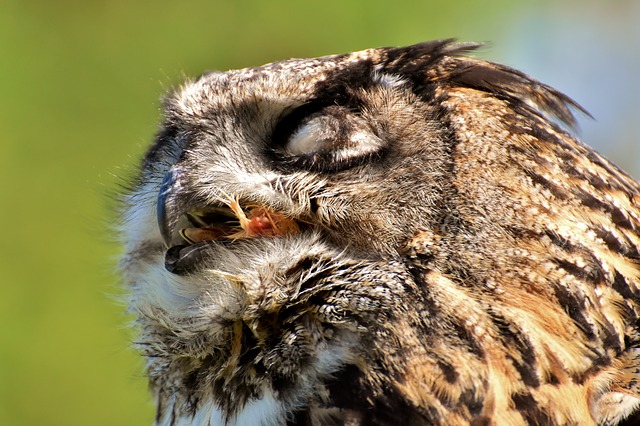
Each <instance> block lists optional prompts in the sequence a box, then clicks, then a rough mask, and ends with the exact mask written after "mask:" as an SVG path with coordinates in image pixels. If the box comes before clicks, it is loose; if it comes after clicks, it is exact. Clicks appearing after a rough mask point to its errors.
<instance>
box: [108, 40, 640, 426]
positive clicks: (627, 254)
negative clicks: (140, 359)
mask: <svg viewBox="0 0 640 426" xmlns="http://www.w3.org/2000/svg"><path fill="white" fill-rule="evenodd" d="M477 46H478V45H476V44H468V43H467V44H460V43H452V42H451V41H436V42H429V43H423V44H419V45H414V46H409V47H403V48H382V49H370V50H365V51H361V52H356V53H351V54H345V55H336V56H328V57H324V58H318V59H292V60H286V61H281V62H276V63H272V64H268V65H265V66H262V67H257V68H247V69H242V70H235V71H228V72H224V73H220V72H211V73H207V74H204V75H202V76H201V77H199V78H197V79H195V80H193V81H190V82H187V83H185V84H184V85H183V86H182V87H181V88H179V89H177V90H175V91H174V92H173V93H170V94H169V95H168V96H167V97H166V99H165V102H164V121H163V123H162V127H161V130H160V131H159V132H158V135H157V137H156V139H155V142H154V143H153V144H152V146H151V147H150V149H149V150H148V152H147V153H146V155H145V157H144V160H143V162H142V166H141V170H140V173H139V174H138V177H137V178H136V180H135V182H134V183H133V185H132V189H131V190H130V191H129V192H128V193H127V194H126V195H125V205H126V208H125V212H124V216H123V217H124V219H123V223H124V226H123V229H122V235H123V241H124V244H125V254H124V255H123V257H122V260H121V270H122V275H123V277H124V280H125V282H126V283H127V285H128V286H129V288H130V293H131V297H130V308H131V310H132V312H133V313H134V314H135V315H136V316H137V325H138V329H139V333H140V336H139V339H138V343H137V346H138V348H139V349H140V350H141V351H142V353H143V354H144V356H145V357H146V360H147V372H148V375H149V379H150V383H151V388H152V390H153V392H154V395H155V397H156V399H157V419H156V420H157V423H158V424H166V425H173V424H202V425H205V424H206V425H208V424H237V425H244V424H264V425H276V424H284V423H286V422H290V423H294V424H307V423H311V424H331V423H335V424H352V425H357V424H392V423H393V424H395V423H396V422H397V421H398V419H404V420H405V421H406V422H408V423H409V424H428V423H442V424H465V423H470V422H471V421H485V422H492V421H494V422H495V421H498V420H502V421H505V422H507V423H509V424H526V423H527V422H541V423H544V422H545V421H547V423H550V424H568V423H572V422H575V423H580V424H582V423H581V422H583V421H584V422H587V423H584V424H589V423H588V422H591V423H593V422H594V421H598V422H602V421H603V420H602V419H604V420H605V423H606V421H610V420H611V419H613V420H611V421H612V422H613V421H617V420H616V419H622V418H624V417H625V416H626V415H628V414H629V413H631V412H632V411H633V410H634V409H635V407H637V406H638V405H639V404H640V399H638V398H637V397H636V396H635V395H632V394H631V393H630V392H627V393H624V392H618V391H616V389H618V388H616V386H617V385H616V383H618V382H619V381H620V380H618V379H617V376H616V374H615V372H616V371H619V369H620V368H622V367H620V366H621V365H625V366H626V365H627V364H625V363H626V362H628V363H631V364H633V362H634V361H629V360H635V357H636V352H635V349H634V348H635V346H634V345H635V343H634V342H635V341H636V340H635V339H637V332H636V329H635V328H634V327H635V326H634V325H633V324H635V320H636V318H637V310H638V307H637V294H638V293H637V289H638V287H637V286H638V284H639V283H638V276H639V274H638V269H637V263H635V262H636V261H635V259H637V255H638V251H637V247H638V243H639V241H640V239H639V237H638V235H637V233H636V229H637V226H638V217H639V216H640V215H639V213H638V207H637V196H638V195H637V194H638V185H637V184H636V183H635V182H633V180H631V179H630V178H629V177H627V176H626V175H625V174H624V173H622V172H620V171H619V170H618V169H616V168H615V167H614V166H612V165H610V164H609V163H608V162H607V161H606V160H604V159H603V158H601V157H600V156H598V155H597V154H596V153H595V152H593V151H591V150H590V149H588V148H586V147H585V146H583V145H581V144H580V143H578V142H577V141H576V140H574V139H573V138H572V136H570V135H569V134H568V133H567V132H566V131H565V130H564V129H563V128H562V127H561V126H560V125H559V124H558V123H562V122H563V123H565V124H568V125H571V124H573V116H572V114H571V111H570V108H571V107H574V108H578V109H579V106H578V105H577V104H576V103H575V102H573V101H572V100H571V99H569V98H568V97H566V96H564V95H563V94H561V93H559V92H557V91H555V90H554V89H552V88H550V87H548V86H546V85H544V84H541V83H539V82H537V81H535V80H533V79H531V78H529V77H528V76H526V75H525V74H523V73H521V72H518V71H515V70H513V69H511V68H508V67H505V66H501V65H497V64H493V63H488V62H484V61H480V60H477V59H472V58H469V57H467V56H465V54H467V53H468V52H469V51H471V50H473V49H475V48H476V47H477ZM612 253H613V254H612ZM633 365H635V364H633ZM636 371H637V370H636ZM634 374H635V373H634ZM634 377H635V376H634ZM616 380H618V381H616ZM621 380H622V379H621ZM614 391H615V392H614ZM630 395H631V396H630ZM560 396H564V399H563V398H559V397H560ZM616 398H618V399H616ZM567 401H570V402H567ZM612 406H614V407H619V406H623V407H625V408H624V409H623V410H621V411H620V413H622V414H618V411H615V413H616V415H617V416H618V417H615V416H614V415H612V414H611V407H612ZM505 424H506V423H505ZM607 424H613V423H607Z"/></svg>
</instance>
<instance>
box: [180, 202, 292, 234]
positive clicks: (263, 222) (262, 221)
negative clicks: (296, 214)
mask: <svg viewBox="0 0 640 426" xmlns="http://www.w3.org/2000/svg"><path fill="white" fill-rule="evenodd" d="M229 208H230V209H231V210H232V211H233V213H234V214H235V215H236V217H237V218H238V221H239V225H240V226H239V227H238V226H235V227H231V226H228V225H226V224H220V225H216V224H211V225H205V226H203V227H201V228H185V229H182V230H181V231H180V235H181V236H182V238H184V239H185V240H186V241H187V242H189V243H191V244H195V243H199V242H201V241H211V240H221V239H233V240H238V239H245V238H255V237H282V236H285V235H292V234H296V233H298V232H300V227H299V225H298V223H297V222H296V221H295V220H293V219H291V218H290V217H287V216H285V215H283V214H282V213H278V212H275V211H273V210H270V209H267V208H266V207H260V206H258V207H252V208H250V209H248V212H249V215H248V217H247V215H245V213H244V211H243V210H242V208H241V207H240V205H239V204H238V202H237V201H231V202H230V203H229Z"/></svg>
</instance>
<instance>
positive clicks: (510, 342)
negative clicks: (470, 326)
mask: <svg viewBox="0 0 640 426" xmlns="http://www.w3.org/2000/svg"><path fill="white" fill-rule="evenodd" d="M489 314H490V316H491V319H492V321H493V323H494V324H495V325H496V326H497V328H498V329H499V330H500V337H501V339H502V340H503V341H504V343H505V346H506V347H509V348H511V349H515V350H516V351H517V352H518V353H519V354H520V358H521V360H517V359H516V358H515V357H513V356H510V355H508V356H507V357H508V359H509V360H510V361H511V363H512V364H513V366H514V367H515V368H516V370H518V373H520V378H521V379H522V381H523V382H524V384H526V385H527V386H530V387H534V388H537V387H538V386H540V378H539V377H538V374H537V372H536V368H537V365H538V359H537V356H536V351H535V349H534V348H533V346H531V342H530V341H529V338H528V336H527V335H526V334H524V333H522V331H521V330H519V329H517V330H514V329H513V325H511V324H510V323H509V322H508V321H507V320H506V319H505V318H504V317H503V316H502V315H500V314H498V313H496V312H495V311H493V310H490V312H489Z"/></svg>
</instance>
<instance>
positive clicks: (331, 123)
mask: <svg viewBox="0 0 640 426" xmlns="http://www.w3.org/2000/svg"><path fill="white" fill-rule="evenodd" d="M294 115H295V114H294ZM296 118H297V121H296V123H295V125H291V124H293V123H289V125H290V127H289V131H288V132H287V133H286V135H281V136H284V138H283V140H281V142H280V143H279V144H278V145H279V146H278V147H277V151H278V152H279V154H280V155H279V157H281V158H282V160H283V161H284V162H286V163H288V164H290V165H293V166H295V167H299V168H305V169H312V170H341V169H346V168H350V167H353V166H354V165H356V164H359V163H361V162H362V161H364V160H367V159H369V158H371V157H372V156H373V155H377V154H378V153H380V152H381V151H382V150H383V148H384V146H385V143H384V141H383V140H382V139H381V138H380V137H378V135H377V134H376V133H375V131H374V129H373V128H372V127H371V126H370V125H369V123H368V122H367V121H366V119H365V118H364V117H363V116H362V115H361V114H360V113H359V112H357V111H353V110H352V109H350V108H346V107H342V106H338V105H331V106H327V107H325V108H322V109H320V110H316V111H314V112H311V113H310V114H309V115H306V116H302V117H300V116H299V115H298V116H297V117H296Z"/></svg>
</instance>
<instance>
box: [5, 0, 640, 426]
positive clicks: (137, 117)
mask: <svg viewBox="0 0 640 426" xmlns="http://www.w3.org/2000/svg"><path fill="white" fill-rule="evenodd" d="M600 3H602V4H603V5H604V6H603V5H601V4H600ZM637 3H639V2H634V1H631V0H630V1H622V0H620V1H611V2H597V1H586V0H585V1H581V2H578V1H565V2H551V1H549V2H546V1H526V2H525V1H514V0H503V1H500V0H498V1H483V2H479V1H471V0H468V1H457V2H454V1H403V0H396V1H393V2H377V1H374V0H367V1H362V0H361V1H352V2H345V1H338V0H325V1H322V2H307V3H305V2H296V1H284V0H277V1H266V0H262V1H256V0H244V1H226V2H223V1H182V2H178V1H166V0H156V1H138V2H134V1H131V0H93V1H91V0H85V1H80V0H56V1H50V0H42V1H35V0H31V1H29V0H22V1H17V0H0V135H1V139H0V226H2V231H1V235H2V242H1V243H0V290H1V291H0V425H102V424H104V425H145V424H151V423H152V420H153V405H152V402H151V400H150V397H149V395H148V393H147V388H146V381H145V379H144V374H143V363H142V360H141V359H140V358H139V357H138V355H137V354H136V353H135V352H134V351H133V350H131V349H130V348H129V342H130V341H131V339H132V338H133V333H132V332H131V331H130V330H129V329H128V328H127V323H128V322H129V321H130V320H131V318H129V317H127V316H126V315H125V314H124V307H123V306H122V303H120V302H119V299H118V298H119V295H121V294H122V289H121V288H120V284H119V282H118V278H117V276H116V275H115V273H114V268H115V263H116V259H117V255H118V252H119V248H118V245H117V242H116V241H114V238H113V236H112V235H111V234H112V233H111V231H110V228H109V227H110V226H112V225H114V224H115V223H117V220H118V219H117V214H116V212H115V209H116V207H115V205H116V203H115V197H116V196H115V194H117V192H118V190H119V189H118V188H119V186H120V185H122V184H123V183H125V182H126V179H127V176H130V175H131V173H132V171H133V168H134V167H135V165H136V164H137V162H138V161H139V158H140V156H141V155H142V152H143V151H144V149H145V146H146V145H147V143H149V142H150V141H151V139H152V137H153V133H154V129H155V128H156V125H157V123H158V121H159V119H160V115H159V109H158V108H159V99H160V97H161V95H162V93H163V92H165V91H166V90H167V89H168V88H170V87H172V86H173V85H175V84H178V83H179V82H180V81H181V80H182V79H183V78H184V77H185V76H194V75H199V74H200V73H202V72H203V71H205V70H210V69H220V70H224V69H229V68H236V67H244V66H253V65H259V64H262V63H265V62H270V61H274V60H278V59H284V58H288V57H294V56H317V55H325V54H330V53H342V52H346V51H351V50H355V49H364V48H368V47H374V46H386V45H404V44H410V43H416V42H420V41H424V40H429V39H435V38H448V37H457V38H459V39H461V40H465V41H471V40H473V41H485V42H491V44H490V45H489V46H488V47H487V48H485V49H484V50H483V51H482V52H480V53H479V54H478V55H480V56H482V57H484V58H487V59H491V60H498V61H501V62H506V63H508V64H510V65H513V66H516V67H518V68H522V69H524V70H525V71H526V72H529V73H530V74H532V75H534V76H536V77H538V78H540V79H541V80H543V81H545V82H548V83H551V84H553V85H555V86H557V87H558V88H560V89H561V90H563V91H566V92H567V93H569V94H570V95H571V96H573V97H574V98H576V99H577V100H578V101H580V102H582V103H583V104H585V106H586V107H587V108H588V109H589V110H591V111H592V112H593V113H594V115H595V116H596V117H599V116H602V117H604V120H603V121H600V122H595V123H590V122H587V121H585V120H582V121H581V123H582V126H583V132H584V133H585V134H583V139H585V141H586V142H587V143H590V144H595V145H597V146H599V147H600V148H601V149H603V150H605V152H606V153H607V155H609V156H610V157H613V158H614V159H617V160H619V161H620V162H622V163H623V165H624V166H626V167H628V168H631V169H632V170H637V168H634V165H635V166H636V167H637V164H640V161H637V155H636V151H635V148H634V146H635V145H634V144H633V142H634V138H633V137H632V136H631V135H632V134H633V133H632V129H631V126H632V125H633V124H635V122H637V119H638V118H640V114H638V112H639V111H640V108H638V99H640V94H639V93H638V83H637V82H636V78H637V75H640V72H639V69H640V67H639V66H638V48H637V46H638V40H640V36H639V33H638V31H639V30H638V29H637V27H640V26H638V25H637V23H638V22H639V20H638V17H639V16H640V14H639V13H638V7H637V6H636V4H637ZM634 23H635V25H634ZM629 58H630V59H629ZM612 64H613V65H614V66H612ZM612 70H613V71H614V72H612ZM625 126H627V127H625ZM611 135H614V136H615V137H612V136H611ZM613 139H615V140H622V141H626V142H627V145H621V146H619V145H616V144H614V143H613Z"/></svg>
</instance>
